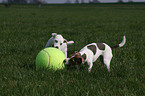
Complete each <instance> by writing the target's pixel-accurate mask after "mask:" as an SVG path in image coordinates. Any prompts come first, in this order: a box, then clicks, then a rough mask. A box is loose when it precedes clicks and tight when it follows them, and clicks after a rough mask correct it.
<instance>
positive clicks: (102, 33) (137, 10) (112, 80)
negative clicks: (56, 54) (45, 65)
mask: <svg viewBox="0 0 145 96" xmlns="http://www.w3.org/2000/svg"><path fill="white" fill-rule="evenodd" d="M53 32H56V33H60V34H62V35H63V36H64V38H66V39H67V40H74V41H75V43H74V44H73V45H72V46H68V54H69V55H70V54H71V53H72V52H73V51H75V50H77V51H79V50H80V49H81V48H82V47H84V46H85V45H86V44H89V43H92V42H105V43H107V44H108V45H116V44H119V43H120V42H121V41H122V37H123V35H126V39H127V42H126V45H125V46H124V47H122V48H118V49H115V50H113V55H114V57H113V59H112V61H111V72H110V73H109V72H108V71H107V68H106V67H105V66H104V65H103V64H102V63H101V62H100V60H99V59H98V60H97V61H96V62H95V63H94V66H93V68H92V72H91V73H88V71H87V68H88V66H87V65H84V66H83V67H82V69H81V70H80V71H78V70H76V69H72V70H67V69H64V70H61V71H56V72H53V71H50V70H36V68H35V58H36V56H37V54H38V52H39V51H40V50H42V49H43V48H44V46H45V44H46V43H47V40H48V39H49V38H50V37H51V33H53ZM144 38H145V4H90V5H89V4H82V5H42V7H41V8H40V9H39V8H37V6H36V5H12V6H11V7H10V8H5V7H4V6H3V5H0V45H1V47H0V96H143V95H145V65H144V64H145V39H144Z"/></svg>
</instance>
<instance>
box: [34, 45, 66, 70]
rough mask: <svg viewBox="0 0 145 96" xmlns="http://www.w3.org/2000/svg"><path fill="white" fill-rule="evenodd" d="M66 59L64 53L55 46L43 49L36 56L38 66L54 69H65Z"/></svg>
mask: <svg viewBox="0 0 145 96" xmlns="http://www.w3.org/2000/svg"><path fill="white" fill-rule="evenodd" d="M65 59H66V57H65V55H64V53H63V52H62V51H61V50H59V49H57V48H54V47H49V48H45V49H43V50H41V51H40V52H39V53H38V55H37V57H36V67H37V68H48V69H52V70H60V69H64V68H65V65H64V63H63V61H64V60H65Z"/></svg>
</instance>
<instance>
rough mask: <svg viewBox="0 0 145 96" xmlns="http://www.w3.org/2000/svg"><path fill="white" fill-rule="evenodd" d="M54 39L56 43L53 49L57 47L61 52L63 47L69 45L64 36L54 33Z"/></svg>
mask: <svg viewBox="0 0 145 96" xmlns="http://www.w3.org/2000/svg"><path fill="white" fill-rule="evenodd" d="M52 37H53V42H54V44H53V46H52V47H55V48H58V49H60V50H61V46H64V45H66V43H67V40H66V39H64V38H63V37H62V35H60V34H57V33H52Z"/></svg>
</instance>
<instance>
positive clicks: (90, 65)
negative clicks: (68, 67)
mask: <svg viewBox="0 0 145 96" xmlns="http://www.w3.org/2000/svg"><path fill="white" fill-rule="evenodd" d="M88 65H89V68H88V71H89V72H91V69H92V66H93V63H92V62H88Z"/></svg>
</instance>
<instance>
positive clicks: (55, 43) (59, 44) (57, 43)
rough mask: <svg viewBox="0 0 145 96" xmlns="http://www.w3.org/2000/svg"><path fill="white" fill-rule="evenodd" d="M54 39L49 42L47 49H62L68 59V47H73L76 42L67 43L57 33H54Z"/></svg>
mask: <svg viewBox="0 0 145 96" xmlns="http://www.w3.org/2000/svg"><path fill="white" fill-rule="evenodd" d="M51 35H52V37H51V38H50V39H49V40H48V42H47V44H46V46H45V48H47V47H56V48H58V49H60V50H61V51H62V52H63V53H64V54H65V56H66V58H67V45H71V44H73V43H74V41H67V40H66V39H64V38H63V37H62V35H60V34H57V33H52V34H51Z"/></svg>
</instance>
